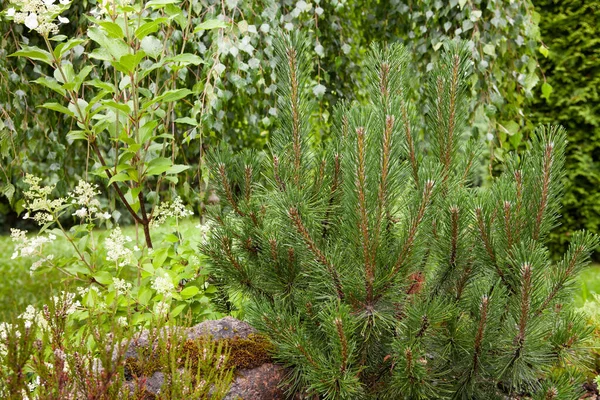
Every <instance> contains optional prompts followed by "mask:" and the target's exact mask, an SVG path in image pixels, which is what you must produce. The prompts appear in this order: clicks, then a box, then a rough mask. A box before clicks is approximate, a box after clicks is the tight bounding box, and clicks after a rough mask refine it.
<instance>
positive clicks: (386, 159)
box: [371, 115, 394, 260]
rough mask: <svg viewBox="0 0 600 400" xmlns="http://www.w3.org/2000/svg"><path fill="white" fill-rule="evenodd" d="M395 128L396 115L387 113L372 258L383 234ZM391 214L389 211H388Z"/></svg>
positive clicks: (374, 256)
mask: <svg viewBox="0 0 600 400" xmlns="http://www.w3.org/2000/svg"><path fill="white" fill-rule="evenodd" d="M393 128H394V116H393V115H387V116H386V117H385V129H384V131H383V149H382V153H381V175H380V181H379V188H378V191H377V218H376V221H377V222H376V223H375V232H374V235H373V236H374V239H373V243H372V244H371V247H372V249H371V251H372V254H371V259H372V260H375V258H376V255H377V245H378V242H379V235H380V234H381V223H382V220H383V214H384V212H385V211H386V210H387V195H388V193H387V192H388V175H389V172H390V157H391V147H392V144H391V142H392V129H393ZM388 214H389V213H388Z"/></svg>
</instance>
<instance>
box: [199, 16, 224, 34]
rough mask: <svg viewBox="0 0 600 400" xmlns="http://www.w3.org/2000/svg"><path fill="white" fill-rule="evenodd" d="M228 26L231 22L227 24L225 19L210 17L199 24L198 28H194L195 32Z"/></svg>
mask: <svg viewBox="0 0 600 400" xmlns="http://www.w3.org/2000/svg"><path fill="white" fill-rule="evenodd" d="M227 27H229V24H227V23H226V22H224V21H221V20H218V19H209V20H208V21H204V22H203V23H201V24H200V25H198V26H197V27H196V29H194V33H196V32H200V31H208V30H211V29H222V28H227Z"/></svg>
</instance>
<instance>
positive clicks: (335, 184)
mask: <svg viewBox="0 0 600 400" xmlns="http://www.w3.org/2000/svg"><path fill="white" fill-rule="evenodd" d="M340 166H341V163H340V155H339V154H337V153H336V154H335V155H334V156H333V179H332V181H331V191H330V192H329V203H328V204H327V210H326V211H325V218H323V221H322V222H321V225H322V226H323V234H322V235H321V236H322V237H323V238H325V237H327V232H328V230H329V224H331V221H330V220H329V218H331V213H332V208H333V204H334V202H335V198H336V196H337V192H338V189H339V186H340V183H341V173H340V172H341V171H340Z"/></svg>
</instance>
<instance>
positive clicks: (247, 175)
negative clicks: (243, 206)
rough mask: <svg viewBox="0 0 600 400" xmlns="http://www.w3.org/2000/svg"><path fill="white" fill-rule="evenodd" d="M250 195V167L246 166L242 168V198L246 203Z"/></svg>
mask: <svg viewBox="0 0 600 400" xmlns="http://www.w3.org/2000/svg"><path fill="white" fill-rule="evenodd" d="M251 194H252V167H251V166H250V165H246V166H245V167H244V198H245V199H246V202H249V201H250V195H251Z"/></svg>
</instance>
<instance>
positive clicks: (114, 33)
mask: <svg viewBox="0 0 600 400" xmlns="http://www.w3.org/2000/svg"><path fill="white" fill-rule="evenodd" d="M98 25H100V26H101V27H102V28H104V31H106V33H107V34H108V36H109V37H114V38H116V39H122V38H123V36H124V34H123V29H121V26H120V25H119V24H117V23H115V22H112V21H100V22H98Z"/></svg>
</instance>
